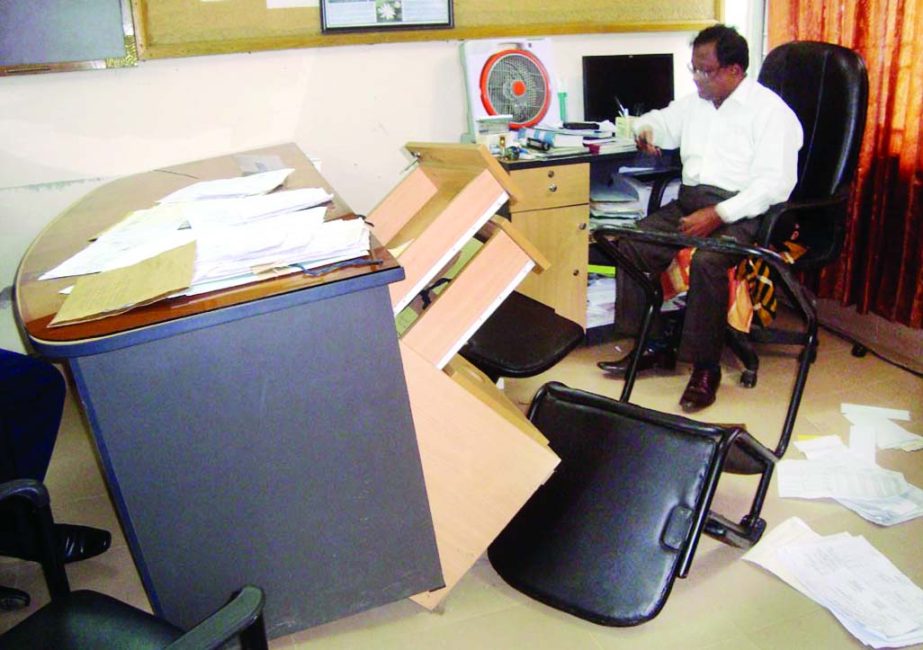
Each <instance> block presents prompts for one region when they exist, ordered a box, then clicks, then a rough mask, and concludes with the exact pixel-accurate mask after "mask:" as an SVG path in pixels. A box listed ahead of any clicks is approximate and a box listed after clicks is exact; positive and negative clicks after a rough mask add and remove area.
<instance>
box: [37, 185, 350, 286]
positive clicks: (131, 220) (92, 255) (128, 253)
mask: <svg viewBox="0 0 923 650" xmlns="http://www.w3.org/2000/svg"><path fill="white" fill-rule="evenodd" d="M251 178H253V176H248V177H244V179H251ZM235 180H236V179H235ZM332 198H333V196H332V195H331V194H329V193H328V192H326V191H324V190H323V189H321V188H305V189H298V190H289V191H285V192H276V193H273V194H267V195H264V196H251V197H248V198H240V199H227V198H221V199H212V200H202V201H189V202H185V203H171V202H167V203H161V204H160V205H157V206H155V207H153V208H148V209H146V210H137V211H135V212H132V213H131V214H129V215H128V216H127V217H125V218H124V219H123V220H122V221H120V222H118V223H117V224H115V225H114V226H113V227H112V228H110V229H108V230H107V231H105V232H104V233H102V234H101V235H100V236H99V237H97V238H96V240H95V241H94V242H92V243H91V244H90V245H89V246H87V247H86V248H84V249H83V250H81V251H80V252H78V253H77V254H76V255H73V256H72V257H70V258H68V259H67V260H65V261H64V262H62V263H61V264H59V265H58V266H56V267H55V268H53V269H51V270H49V271H47V272H45V273H44V274H42V276H41V277H40V279H41V280H51V279H55V278H64V277H70V276H77V275H86V274H89V273H101V272H104V271H111V270H113V269H119V268H125V267H127V266H131V265H133V264H137V263H138V262H141V261H142V260H145V259H149V258H151V257H153V256H155V255H159V254H160V253H163V252H164V251H167V250H171V249H173V248H176V247H178V246H182V245H184V244H188V243H189V242H191V241H193V240H194V239H195V234H194V233H193V231H192V229H191V228H190V224H191V223H192V222H193V221H195V222H197V223H199V224H200V228H204V227H206V226H216V227H217V226H219V225H224V226H233V225H239V224H245V223H255V222H257V221H260V220H263V219H270V218H272V217H275V216H278V215H283V214H287V213H293V212H297V211H299V210H304V209H306V208H312V207H315V206H318V205H322V204H324V203H327V202H328V201H330V200H331V199H332Z"/></svg>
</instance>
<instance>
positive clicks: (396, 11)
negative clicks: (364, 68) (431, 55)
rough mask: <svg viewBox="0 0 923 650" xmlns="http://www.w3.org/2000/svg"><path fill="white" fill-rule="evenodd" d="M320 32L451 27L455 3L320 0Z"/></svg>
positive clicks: (442, 0)
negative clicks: (453, 4)
mask: <svg viewBox="0 0 923 650" xmlns="http://www.w3.org/2000/svg"><path fill="white" fill-rule="evenodd" d="M320 16H321V30H322V31H323V32H325V33H326V32H346V31H365V30H376V29H381V30H391V29H434V28H440V27H452V26H453V16H452V0H320Z"/></svg>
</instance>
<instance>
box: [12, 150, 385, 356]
mask: <svg viewBox="0 0 923 650" xmlns="http://www.w3.org/2000/svg"><path fill="white" fill-rule="evenodd" d="M246 153H247V154H251V155H254V154H258V155H264V156H270V155H275V156H278V157H279V158H280V159H281V160H282V162H283V163H284V164H285V165H288V166H290V167H292V168H294V169H295V171H294V172H293V173H292V174H291V175H290V176H289V177H288V179H287V180H286V182H285V187H286V188H289V189H294V188H300V187H323V188H325V189H326V190H327V191H328V192H330V193H331V194H333V195H334V197H335V198H334V201H333V202H332V204H331V205H330V207H329V208H328V214H327V218H328V219H330V218H337V217H348V216H350V215H351V214H352V212H351V211H350V209H349V208H348V207H347V205H346V204H345V203H344V202H343V201H342V199H341V198H340V197H339V196H338V195H337V194H336V192H335V191H334V190H333V189H332V188H331V187H330V185H329V184H328V183H327V181H326V180H324V178H323V177H322V176H321V175H320V174H319V173H318V171H317V170H316V169H315V168H314V166H313V165H312V164H311V163H310V161H309V160H308V159H307V157H306V156H305V155H304V154H303V153H302V152H301V150H299V149H298V147H297V146H295V145H294V144H285V145H278V146H274V147H268V148H265V149H259V150H255V151H248V152H246ZM240 175H241V170H240V167H239V166H238V164H237V162H236V160H235V158H234V156H221V157H218V158H211V159H207V160H200V161H196V162H191V163H186V164H182V165H177V166H174V167H167V168H163V169H157V170H154V171H150V172H146V173H143V174H137V175H134V176H128V177H125V178H120V179H118V180H115V181H113V182H111V183H108V184H106V185H104V186H102V187H100V188H97V189H96V190H94V191H92V192H90V193H89V194H87V195H86V196H85V197H83V198H82V199H81V200H80V201H78V202H77V203H76V204H74V205H73V206H71V207H70V208H69V209H68V210H67V211H65V212H64V213H62V214H61V215H60V216H59V217H58V218H57V219H55V220H54V221H53V222H52V223H51V224H50V225H49V226H48V227H46V228H45V230H44V231H43V232H42V233H41V234H40V235H39V236H38V237H37V238H36V240H35V241H34V242H33V243H32V245H31V247H30V248H29V249H28V250H27V251H26V254H25V255H24V257H23V259H22V262H21V264H20V267H19V271H18V272H17V276H16V293H15V295H16V307H17V317H18V318H19V320H20V322H21V323H22V325H23V327H24V328H25V331H26V333H27V335H28V336H29V338H30V339H31V340H32V342H33V343H34V344H35V345H36V346H37V347H40V348H41V351H42V352H43V353H45V354H48V355H49V356H55V354H56V353H57V354H59V355H61V356H71V352H75V351H72V350H71V351H68V350H67V346H68V344H69V343H76V342H85V341H88V340H97V341H98V340H99V339H101V338H104V337H110V336H112V335H115V334H119V333H123V332H128V331H132V330H140V329H144V328H149V327H150V326H152V325H156V324H159V323H165V322H171V321H173V322H175V321H178V320H179V319H183V318H186V317H190V316H196V315H199V314H203V313H206V312H214V311H215V310H219V309H221V308H226V307H232V306H236V305H243V304H250V305H253V304H254V302H255V301H259V300H261V299H266V298H272V297H277V296H283V295H286V294H292V292H297V291H299V290H301V289H306V288H309V287H319V286H324V287H326V289H327V290H326V291H318V292H301V293H300V294H299V300H308V299H312V298H313V299H316V298H323V297H327V296H329V295H332V294H333V295H335V294H336V293H340V292H343V291H349V290H352V288H354V287H353V286H352V285H353V284H355V282H350V281H356V280H361V281H362V282H363V283H364V284H368V283H372V284H379V283H380V284H386V283H389V282H394V281H398V280H400V279H402V278H403V271H402V270H401V268H400V266H399V265H398V263H397V261H396V260H395V259H394V258H393V257H392V256H391V255H390V253H388V251H387V250H386V249H385V248H384V247H383V246H381V245H380V244H379V243H378V242H377V241H375V240H374V238H373V239H372V246H373V248H372V251H371V256H370V257H371V259H373V260H381V262H380V263H377V264H368V265H363V266H357V267H348V268H343V269H338V270H335V271H332V272H331V273H328V274H326V275H323V276H318V277H313V276H308V275H303V274H291V275H287V276H283V277H279V278H272V279H267V280H262V281H260V282H253V283H250V284H246V285H242V286H239V287H233V288H230V289H225V290H221V291H214V292H211V293H208V294H203V295H198V296H191V297H183V298H174V299H171V300H161V301H158V302H156V303H153V304H151V305H147V306H144V307H138V308H135V309H132V310H131V311H128V312H126V313H124V314H119V315H116V316H110V317H107V318H103V319H100V320H96V321H91V322H88V323H76V324H72V325H65V326H63V327H54V328H49V327H48V324H49V323H50V322H51V319H52V318H53V317H54V314H55V313H57V311H58V309H59V308H60V307H61V304H62V303H63V302H64V295H62V294H61V293H59V291H60V290H61V289H63V288H65V287H67V286H69V285H71V284H73V282H74V278H61V279H58V280H45V281H40V280H38V277H39V276H40V275H41V274H42V273H44V272H45V271H47V270H48V269H51V268H54V266H56V265H57V264H60V263H61V262H63V261H64V260H66V259H67V258H69V257H70V256H71V255H73V254H75V253H77V252H78V251H80V250H81V249H82V248H84V247H85V246H86V245H87V243H88V242H89V241H90V239H91V238H92V237H94V236H96V235H98V234H99V233H100V232H102V231H103V230H105V229H106V228H107V227H109V226H111V225H112V224H114V223H116V222H117V221H119V220H120V219H121V218H123V217H124V216H125V215H126V214H128V213H129V212H131V211H133V210H138V209H142V208H148V207H151V206H152V205H153V204H154V203H155V201H156V200H157V199H160V198H161V197H163V196H165V195H167V194H169V193H170V192H173V191H175V190H177V189H180V188H182V187H185V186H187V185H191V184H192V183H195V182H198V181H201V180H209V179H216V178H229V177H233V176H240ZM174 329H175V328H174ZM85 351H86V350H85V349H84V350H81V351H80V352H85Z"/></svg>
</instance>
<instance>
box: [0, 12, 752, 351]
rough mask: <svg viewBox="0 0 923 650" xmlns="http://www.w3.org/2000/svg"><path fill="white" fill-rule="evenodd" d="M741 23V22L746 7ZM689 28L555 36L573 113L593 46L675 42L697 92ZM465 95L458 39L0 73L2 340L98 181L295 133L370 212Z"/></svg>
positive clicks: (444, 128)
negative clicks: (27, 282)
mask: <svg viewBox="0 0 923 650" xmlns="http://www.w3.org/2000/svg"><path fill="white" fill-rule="evenodd" d="M754 1H755V0H728V2H726V3H725V4H726V7H728V8H729V9H728V16H729V19H730V18H731V16H732V12H731V11H730V7H734V6H737V5H742V6H744V7H746V6H748V5H749V3H752V2H754ZM743 13H744V15H745V16H746V15H747V14H746V11H744V12H743ZM733 15H734V16H736V15H737V14H733ZM729 22H731V20H729ZM734 22H735V23H736V24H740V25H741V27H742V26H743V25H744V24H746V18H744V19H739V18H735V19H734ZM742 31H744V30H743V29H742ZM692 36H693V34H691V33H685V32H683V33H678V32H669V33H644V34H611V35H593V36H560V37H554V38H553V39H552V50H553V56H554V63H555V68H556V72H555V74H556V76H557V77H558V78H559V79H560V80H561V81H562V83H563V84H564V87H565V88H566V89H567V90H568V91H569V95H568V115H570V116H571V117H580V116H582V114H583V106H582V96H581V93H582V91H581V88H582V85H581V84H582V80H581V72H580V70H581V59H580V57H581V56H583V55H585V54H622V53H653V52H672V53H674V55H675V68H676V93H677V94H678V95H679V94H683V93H685V92H688V91H691V90H692V88H693V87H692V83H691V79H689V76H688V75H687V74H685V64H686V63H687V62H688V59H689V42H690V40H691V38H692ZM465 105H466V98H465V89H464V79H463V70H462V65H461V61H460V56H459V42H458V41H435V42H424V43H396V44H381V45H372V46H350V47H334V48H316V49H308V50H286V51H279V52H259V53H254V54H233V55H225V56H210V57H193V58H185V59H167V60H155V61H145V62H142V63H141V64H140V65H139V66H137V67H135V68H126V69H114V70H92V71H85V72H67V73H57V74H46V75H32V76H24V77H5V78H0V233H2V238H0V347H4V348H8V349H22V344H21V342H20V341H19V337H18V334H17V332H16V328H15V324H14V322H13V315H12V308H11V304H10V300H9V289H8V286H9V285H11V284H12V283H13V277H14V274H15V269H16V266H17V265H18V262H19V259H20V258H21V257H22V254H23V252H24V251H25V249H26V247H27V246H28V243H29V242H30V241H32V239H33V238H34V237H35V236H36V235H37V234H38V232H39V231H40V230H41V229H42V227H44V225H45V224H47V223H48V222H49V221H50V220H51V219H52V218H53V217H54V216H55V215H57V214H58V213H59V212H60V211H61V210H62V209H64V207H66V206H67V205H68V204H70V203H72V202H73V201H74V200H76V199H77V198H79V197H80V196H81V195H83V194H84V193H86V192H88V191H90V190H91V189H93V188H94V187H96V186H98V185H99V184H100V182H101V181H104V180H106V179H110V178H113V177H117V176H122V175H126V174H132V173H136V172H141V171H145V170H148V169H152V168H156V167H160V166H164V165H170V164H175V163H180V162H184V161H189V160H196V159H200V158H207V157H211V156H217V155H221V154H225V153H231V152H235V151H241V150H245V149H250V148H256V147H261V146H266V145H270V144H277V143H282V142H295V143H297V144H298V145H299V146H300V147H301V148H302V150H304V151H305V152H306V153H307V154H309V155H310V156H312V157H316V158H319V159H320V160H321V163H322V172H323V174H324V175H325V177H326V178H327V179H328V180H329V181H330V182H331V183H332V184H333V186H334V187H336V188H337V190H338V191H339V192H340V194H341V195H342V196H343V198H344V199H345V200H346V201H347V203H349V204H350V205H351V206H352V208H353V209H354V210H356V211H357V212H367V211H368V210H370V209H371V208H372V207H373V206H374V205H375V204H376V203H377V202H378V201H379V200H380V199H381V198H382V197H383V196H384V194H385V193H386V192H387V191H388V190H389V189H390V188H391V187H392V186H393V185H394V184H395V183H396V182H397V180H398V178H399V176H400V173H401V171H402V170H403V168H404V167H405V165H406V163H407V160H406V159H405V157H404V154H403V153H402V151H401V147H402V146H403V144H404V143H406V142H408V141H411V140H417V141H436V142H438V141H442V142H457V141H458V140H459V137H460V136H461V134H462V133H463V131H464V130H465V129H466V123H467V121H466V112H465V111H466V109H465Z"/></svg>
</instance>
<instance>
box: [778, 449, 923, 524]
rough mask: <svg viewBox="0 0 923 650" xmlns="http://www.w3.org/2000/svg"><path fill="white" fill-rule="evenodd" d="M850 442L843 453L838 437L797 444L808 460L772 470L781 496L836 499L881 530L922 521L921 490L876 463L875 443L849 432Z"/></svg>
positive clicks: (784, 461)
mask: <svg viewBox="0 0 923 650" xmlns="http://www.w3.org/2000/svg"><path fill="white" fill-rule="evenodd" d="M849 442H850V444H849V447H846V446H845V445H844V444H843V442H842V441H841V440H840V438H839V437H838V436H821V437H818V438H814V439H811V440H807V441H796V442H795V446H796V447H797V448H798V449H799V450H801V452H802V453H804V454H805V456H807V460H783V461H780V462H779V463H778V464H777V465H776V467H777V470H778V486H779V496H780V497H783V498H800V499H834V500H836V501H837V502H838V503H839V504H840V505H842V506H844V507H846V508H849V509H850V510H852V511H853V512H855V513H856V514H858V515H859V516H861V517H863V518H864V519H867V520H868V521H871V522H873V523H875V524H878V525H879V526H893V525H895V524H900V523H903V522H905V521H909V520H911V519H915V518H917V517H920V516H923V490H921V489H920V488H919V487H917V486H915V485H911V484H910V483H908V482H907V481H906V480H905V478H904V475H903V474H901V473H900V472H894V471H891V470H887V469H884V468H883V467H880V466H878V465H877V464H876V463H875V457H874V452H875V447H874V444H875V443H874V439H870V438H868V437H867V436H866V435H865V434H864V433H863V432H853V433H852V434H851V435H850V441H849Z"/></svg>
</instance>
